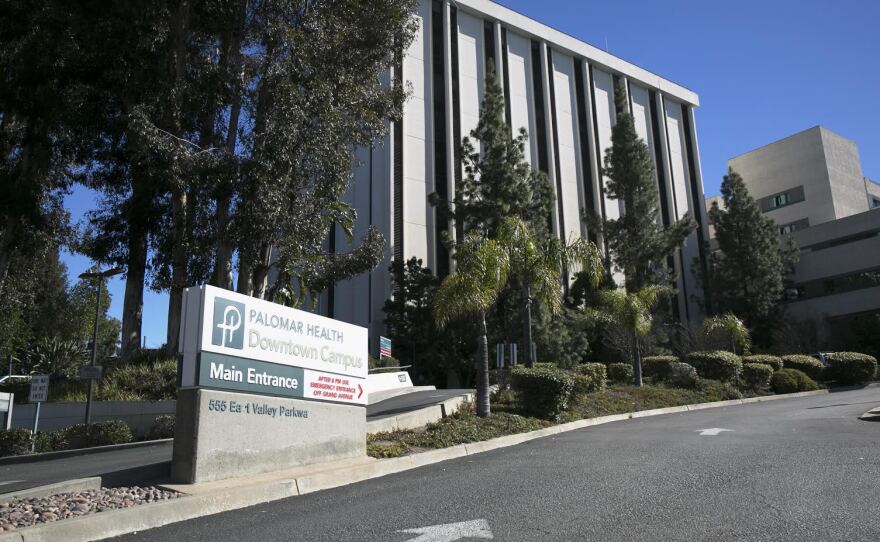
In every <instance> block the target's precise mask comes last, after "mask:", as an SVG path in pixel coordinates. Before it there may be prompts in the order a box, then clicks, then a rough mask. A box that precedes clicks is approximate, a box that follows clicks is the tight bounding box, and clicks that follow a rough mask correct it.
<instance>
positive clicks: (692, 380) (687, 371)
mask: <svg viewBox="0 0 880 542" xmlns="http://www.w3.org/2000/svg"><path fill="white" fill-rule="evenodd" d="M697 380H698V377H697V370H696V369H694V368H693V367H692V366H690V365H688V364H687V363H680V362H676V363H670V364H669V370H668V371H667V375H666V382H667V383H668V384H669V385H670V386H673V387H676V388H693V387H695V386H696V385H697Z"/></svg>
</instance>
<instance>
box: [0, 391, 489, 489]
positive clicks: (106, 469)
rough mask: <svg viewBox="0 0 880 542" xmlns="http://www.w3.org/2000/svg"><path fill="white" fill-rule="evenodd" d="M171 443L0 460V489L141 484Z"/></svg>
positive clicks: (425, 396) (417, 397) (398, 403)
mask: <svg viewBox="0 0 880 542" xmlns="http://www.w3.org/2000/svg"><path fill="white" fill-rule="evenodd" d="M471 391H472V390H430V391H419V392H414V393H410V394H406V395H400V396H397V397H392V398H390V399H386V400H384V401H380V402H378V403H376V404H373V405H370V406H368V407H367V420H370V419H373V418H374V417H375V418H381V417H383V416H388V415H392V414H398V413H400V412H406V411H409V410H415V409H417V408H421V407H424V406H427V405H432V404H437V403H440V402H443V401H445V400H447V399H450V398H452V397H456V396H459V395H462V394H465V393H470V392H471ZM170 461H171V443H170V442H169V443H166V444H159V445H156V446H148V447H144V448H132V449H129V450H116V451H112V452H101V453H97V454H89V455H79V456H72V457H64V458H59V459H51V460H46V461H39V462H32V463H19V464H14V465H2V464H0V493H8V492H12V491H19V490H22V489H28V488H31V487H35V486H41V485H44V484H51V483H55V482H62V481H65V480H72V479H75V478H87V477H91V476H102V477H103V483H104V485H131V484H142V483H143V482H144V481H146V480H145V477H146V479H157V478H162V477H164V476H166V475H167V474H166V473H167V472H168V468H169V465H170Z"/></svg>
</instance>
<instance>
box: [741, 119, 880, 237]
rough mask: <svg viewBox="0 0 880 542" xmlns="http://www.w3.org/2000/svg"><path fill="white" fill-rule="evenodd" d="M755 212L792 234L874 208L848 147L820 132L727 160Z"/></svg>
mask: <svg viewBox="0 0 880 542" xmlns="http://www.w3.org/2000/svg"><path fill="white" fill-rule="evenodd" d="M727 165H728V167H730V168H732V169H733V170H734V171H736V172H737V173H739V174H740V175H741V176H742V178H743V180H744V181H745V183H746V186H747V187H748V189H749V193H750V194H751V195H752V197H754V198H755V199H756V200H757V201H758V204H759V205H760V206H761V210H762V211H764V212H765V213H768V216H770V217H772V218H773V220H774V221H776V223H777V224H778V225H779V228H780V231H781V232H782V233H792V232H795V231H798V230H802V229H804V228H808V227H810V226H815V225H817V224H822V223H824V222H830V221H832V220H837V219H840V218H844V217H847V216H851V215H854V214H858V213H863V212H865V211H868V210H869V209H872V208H875V207H877V206H880V185H878V184H877V183H875V182H873V181H871V180H869V179H868V178H867V177H865V176H864V175H863V174H862V164H861V160H860V159H859V149H858V147H857V146H856V144H855V142H854V141H851V140H849V139H847V138H845V137H843V136H841V135H838V134H836V133H834V132H832V131H830V130H828V129H827V128H824V127H822V126H815V127H813V128H810V129H809V130H805V131H803V132H800V133H797V134H795V135H792V136H789V137H786V138H785V139H781V140H779V141H776V142H775V143H770V144H769V145H765V146H763V147H760V148H758V149H755V150H753V151H749V152H747V153H745V154H742V155H740V156H737V157H735V158H731V159H730V160H728V162H727Z"/></svg>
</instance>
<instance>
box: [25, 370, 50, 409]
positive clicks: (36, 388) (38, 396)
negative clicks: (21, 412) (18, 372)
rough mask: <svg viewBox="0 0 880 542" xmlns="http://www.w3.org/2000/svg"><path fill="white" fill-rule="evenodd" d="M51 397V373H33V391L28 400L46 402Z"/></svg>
mask: <svg viewBox="0 0 880 542" xmlns="http://www.w3.org/2000/svg"><path fill="white" fill-rule="evenodd" d="M48 398H49V375H31V393H30V396H29V397H28V401H30V402H31V403H45V402H46V400H47V399H48Z"/></svg>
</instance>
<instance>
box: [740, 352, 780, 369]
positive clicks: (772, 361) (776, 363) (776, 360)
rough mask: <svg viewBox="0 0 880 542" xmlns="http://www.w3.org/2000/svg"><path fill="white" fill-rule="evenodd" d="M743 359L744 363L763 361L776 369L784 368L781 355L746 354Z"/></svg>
mask: <svg viewBox="0 0 880 542" xmlns="http://www.w3.org/2000/svg"><path fill="white" fill-rule="evenodd" d="M742 361H743V363H763V364H764V365H769V366H770V368H771V369H773V370H774V371H778V370H779V369H782V358H780V357H779V356H770V355H767V354H756V355H754V356H745V357H744V358H743V359H742Z"/></svg>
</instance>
